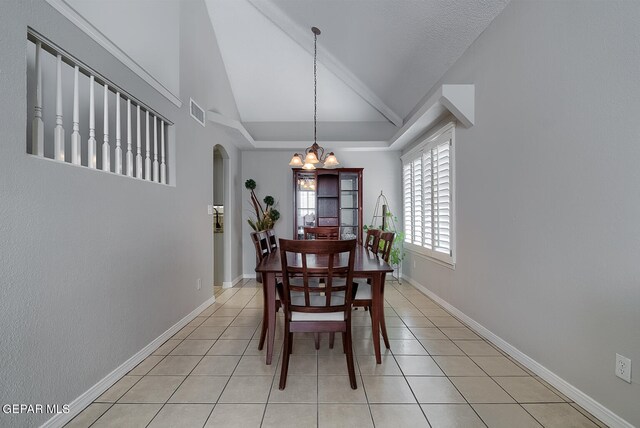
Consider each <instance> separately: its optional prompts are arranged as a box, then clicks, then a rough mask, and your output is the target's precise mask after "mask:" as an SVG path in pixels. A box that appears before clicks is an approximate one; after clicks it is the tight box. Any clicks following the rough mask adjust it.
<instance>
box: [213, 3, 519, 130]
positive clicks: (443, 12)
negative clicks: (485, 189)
mask: <svg viewBox="0 0 640 428" xmlns="http://www.w3.org/2000/svg"><path fill="white" fill-rule="evenodd" d="M206 3H207V7H208V10H209V15H210V18H211V22H212V24H213V28H214V31H215V33H216V37H217V39H218V45H219V47H220V51H221V54H222V57H223V60H224V62H225V67H226V69H227V73H228V75H229V80H230V82H231V86H232V90H233V93H234V97H235V99H236V103H237V106H238V110H239V112H240V116H241V120H242V122H243V123H245V124H246V127H247V129H248V130H249V132H250V133H251V134H252V136H253V138H254V139H255V140H268V141H277V140H281V141H303V140H306V141H308V140H309V139H310V138H312V133H311V132H310V129H311V128H310V127H308V126H306V124H304V125H303V122H309V121H310V120H312V119H313V80H312V77H313V75H312V71H313V68H312V67H313V57H312V55H311V52H312V51H313V38H312V34H311V31H310V27H312V26H317V27H319V28H320V29H321V30H322V34H321V35H320V36H319V38H318V51H319V58H318V61H319V63H320V66H319V70H318V121H319V122H327V124H326V126H325V127H324V129H325V130H326V129H327V127H330V126H332V125H331V123H333V124H334V126H333V127H332V128H331V130H327V131H324V133H322V132H320V131H319V137H318V138H319V139H320V140H322V139H324V137H327V136H329V135H330V136H331V140H341V141H355V140H371V141H373V140H385V139H387V138H389V135H391V134H392V133H393V130H394V129H397V128H396V126H398V125H401V124H402V120H403V119H406V118H407V116H408V115H409V114H410V113H411V111H412V110H414V109H415V108H416V105H417V104H418V102H419V101H420V100H421V99H422V98H423V97H424V96H425V95H426V94H427V93H428V92H429V91H430V90H431V89H432V87H433V86H434V85H435V84H436V82H437V81H438V80H439V79H440V78H441V77H442V75H443V74H444V73H445V72H446V71H447V70H448V69H449V67H451V65H452V64H453V63H454V62H455V61H456V60H457V59H458V58H459V57H460V56H461V55H462V54H463V53H464V51H465V50H466V49H467V48H468V47H469V46H470V45H471V43H473V41H474V40H475V39H476V38H477V37H478V36H479V35H480V33H481V32H482V31H484V29H485V28H486V27H487V26H488V25H489V24H490V23H491V21H492V20H493V19H494V18H495V17H496V16H497V15H498V14H499V13H500V12H501V11H502V9H503V8H504V7H505V5H506V4H507V3H508V0H482V1H479V0H447V1H443V0H425V1H420V0H206ZM462 83H473V82H462ZM394 117H395V118H397V119H396V120H395V122H396V123H395V125H394V124H393V123H392V122H393V121H394V120H393V118H394ZM389 118H390V119H389ZM338 122H352V123H353V126H335V124H336V123H338ZM372 122H376V125H374V124H373V123H372ZM367 123H372V126H370V127H369V128H370V129H366V128H367V125H366V124H367ZM319 129H320V130H322V127H320V126H319ZM334 131H335V132H334ZM372 134H375V135H372Z"/></svg>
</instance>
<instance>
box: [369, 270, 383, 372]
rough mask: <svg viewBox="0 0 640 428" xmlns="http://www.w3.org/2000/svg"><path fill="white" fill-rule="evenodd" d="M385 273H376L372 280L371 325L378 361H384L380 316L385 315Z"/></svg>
mask: <svg viewBox="0 0 640 428" xmlns="http://www.w3.org/2000/svg"><path fill="white" fill-rule="evenodd" d="M383 276H384V275H383V274H379V273H376V274H375V275H373V278H372V280H371V282H372V284H371V291H372V296H371V297H372V299H371V325H372V327H373V349H374V350H375V352H376V363H378V364H381V363H382V357H381V356H380V317H381V316H384V312H383V309H384V302H382V293H381V292H382V277H383Z"/></svg>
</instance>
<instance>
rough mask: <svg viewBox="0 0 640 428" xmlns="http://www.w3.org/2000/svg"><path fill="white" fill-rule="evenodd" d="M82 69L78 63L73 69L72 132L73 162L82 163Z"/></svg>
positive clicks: (75, 163)
mask: <svg viewBox="0 0 640 428" xmlns="http://www.w3.org/2000/svg"><path fill="white" fill-rule="evenodd" d="M79 72H80V70H79V68H78V66H77V65H76V66H75V68H74V70H73V131H72V132H71V163H73V164H74V165H80V164H81V159H82V158H81V156H80V155H81V153H82V148H81V141H80V110H79V108H80V107H79V101H78V98H79V95H78V92H79V91H78V74H79Z"/></svg>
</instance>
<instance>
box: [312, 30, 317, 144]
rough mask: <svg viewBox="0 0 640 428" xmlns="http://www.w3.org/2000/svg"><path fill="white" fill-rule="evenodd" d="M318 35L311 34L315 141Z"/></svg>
mask: <svg viewBox="0 0 640 428" xmlns="http://www.w3.org/2000/svg"><path fill="white" fill-rule="evenodd" d="M317 122H318V35H317V34H316V33H314V34H313V142H314V143H317V142H318V139H317V133H318V125H317Z"/></svg>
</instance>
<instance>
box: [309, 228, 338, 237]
mask: <svg viewBox="0 0 640 428" xmlns="http://www.w3.org/2000/svg"><path fill="white" fill-rule="evenodd" d="M304 239H316V240H327V239H333V240H337V239H340V228H339V227H337V226H336V227H333V226H318V227H311V226H307V227H305V228H304Z"/></svg>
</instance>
